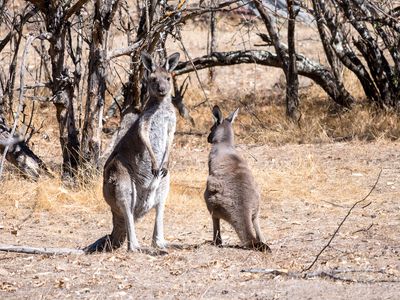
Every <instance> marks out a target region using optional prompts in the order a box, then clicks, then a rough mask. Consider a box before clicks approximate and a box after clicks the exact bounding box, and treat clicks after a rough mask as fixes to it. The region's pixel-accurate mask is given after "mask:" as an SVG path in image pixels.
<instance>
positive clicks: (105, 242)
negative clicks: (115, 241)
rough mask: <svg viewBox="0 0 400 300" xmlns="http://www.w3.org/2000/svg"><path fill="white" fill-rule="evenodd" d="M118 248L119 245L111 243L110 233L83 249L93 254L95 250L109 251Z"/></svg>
mask: <svg viewBox="0 0 400 300" xmlns="http://www.w3.org/2000/svg"><path fill="white" fill-rule="evenodd" d="M116 248H118V247H117V246H113V245H112V243H111V239H110V235H106V236H103V237H102V238H99V239H98V240H97V241H95V242H94V243H93V244H91V245H89V246H87V247H86V248H84V249H83V251H85V253H86V254H91V253H95V252H109V251H112V250H114V249H116Z"/></svg>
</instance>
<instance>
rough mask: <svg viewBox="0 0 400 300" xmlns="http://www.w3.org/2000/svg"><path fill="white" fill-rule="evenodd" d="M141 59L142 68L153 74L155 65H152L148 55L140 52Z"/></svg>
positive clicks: (152, 62)
mask: <svg viewBox="0 0 400 300" xmlns="http://www.w3.org/2000/svg"><path fill="white" fill-rule="evenodd" d="M140 56H141V58H142V62H143V65H144V67H145V68H146V69H147V70H148V71H150V72H154V71H155V70H156V65H155V64H154V61H153V59H152V58H151V56H150V54H149V53H147V52H146V51H142V53H141V54H140Z"/></svg>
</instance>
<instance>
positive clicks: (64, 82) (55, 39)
mask: <svg viewBox="0 0 400 300" xmlns="http://www.w3.org/2000/svg"><path fill="white" fill-rule="evenodd" d="M47 10H48V14H47V18H46V25H47V31H48V32H50V33H51V38H50V40H49V42H50V48H49V54H50V59H51V64H52V84H51V90H52V93H53V96H54V100H53V103H54V105H55V107H56V116H57V121H58V126H59V134H60V145H61V149H62V155H63V168H62V173H63V174H62V175H63V177H64V178H68V177H74V175H75V172H76V171H77V168H78V162H79V140H78V130H77V128H76V123H75V111H74V103H73V101H74V86H73V82H72V80H71V78H70V77H69V70H68V68H67V67H66V65H65V59H64V55H65V47H66V45H65V42H66V39H65V35H66V28H65V26H68V25H67V23H65V22H63V16H65V12H64V11H63V7H62V6H61V5H60V6H56V7H50V6H49V7H48V8H47Z"/></svg>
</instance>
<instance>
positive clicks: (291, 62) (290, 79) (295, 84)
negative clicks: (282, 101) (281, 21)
mask: <svg viewBox="0 0 400 300" xmlns="http://www.w3.org/2000/svg"><path fill="white" fill-rule="evenodd" d="M293 6H294V3H293V0H287V8H288V16H289V19H288V56H289V57H288V70H287V72H285V73H286V83H287V84H286V113H287V115H288V116H289V118H291V119H292V120H294V121H297V122H298V121H299V120H300V111H299V78H298V75H297V65H296V48H295V26H296V14H297V13H296V12H295V10H294V7H293Z"/></svg>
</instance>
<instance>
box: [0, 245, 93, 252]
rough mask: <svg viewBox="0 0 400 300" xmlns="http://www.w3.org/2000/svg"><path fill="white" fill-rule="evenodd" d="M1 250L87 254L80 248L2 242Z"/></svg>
mask: <svg viewBox="0 0 400 300" xmlns="http://www.w3.org/2000/svg"><path fill="white" fill-rule="evenodd" d="M0 251H4V252H16V253H26V254H49V255H67V254H77V255H81V254H85V252H84V251H83V250H80V249H70V248H47V247H46V248H45V247H27V246H13V245H4V244H0Z"/></svg>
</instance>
